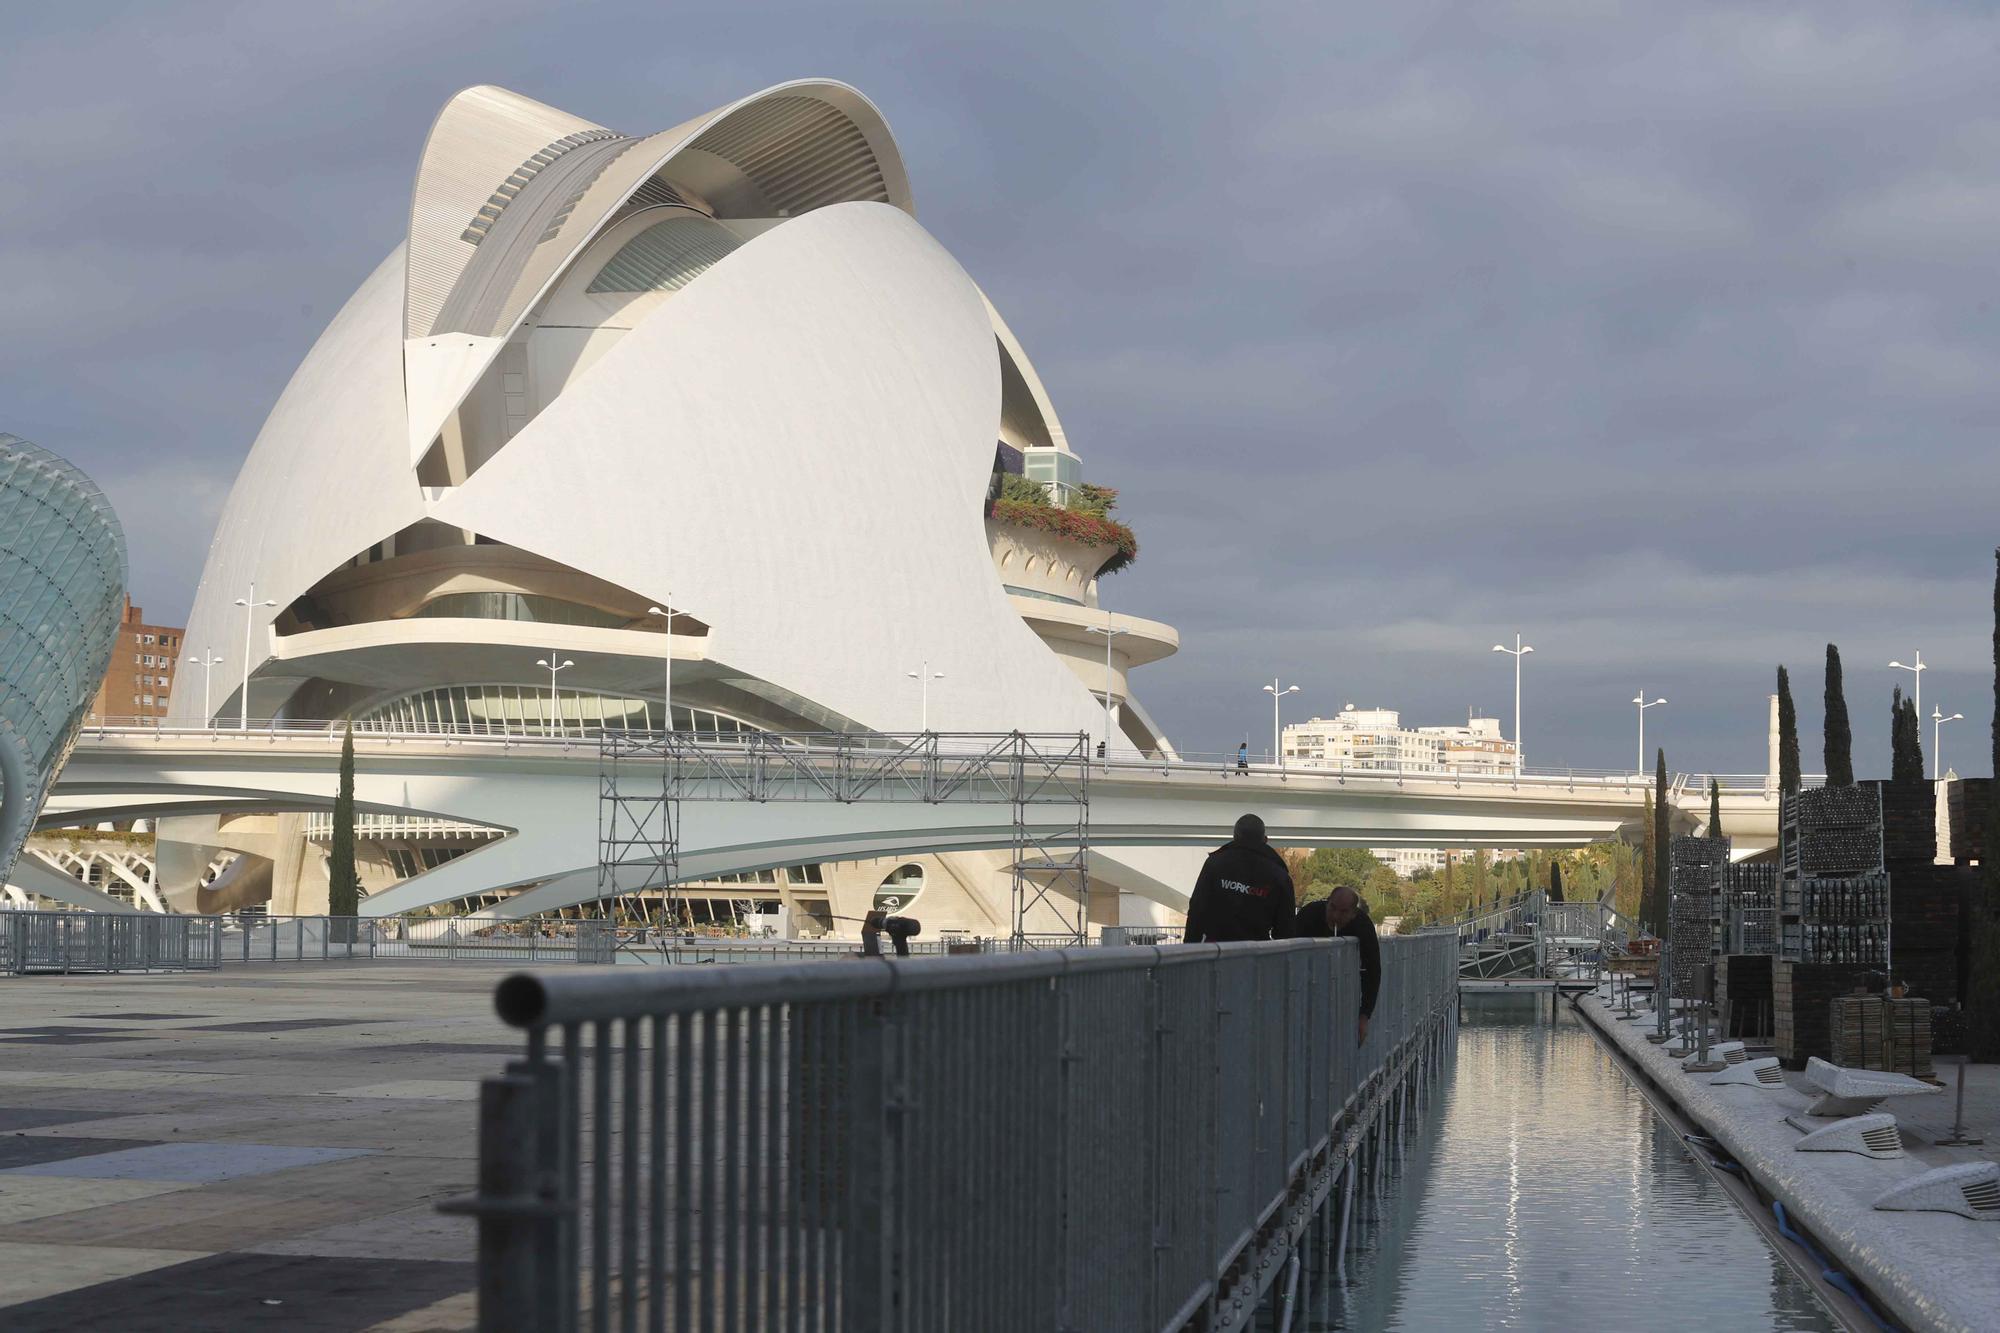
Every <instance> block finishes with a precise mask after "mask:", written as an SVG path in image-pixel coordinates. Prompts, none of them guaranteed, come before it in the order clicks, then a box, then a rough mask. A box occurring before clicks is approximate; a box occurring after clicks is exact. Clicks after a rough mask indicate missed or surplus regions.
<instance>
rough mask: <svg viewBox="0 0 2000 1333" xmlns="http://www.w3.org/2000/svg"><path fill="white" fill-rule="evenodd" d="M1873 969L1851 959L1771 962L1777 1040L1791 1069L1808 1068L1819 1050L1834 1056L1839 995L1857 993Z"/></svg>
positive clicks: (1780, 1054) (1773, 1033) (1773, 1042)
mask: <svg viewBox="0 0 2000 1333" xmlns="http://www.w3.org/2000/svg"><path fill="white" fill-rule="evenodd" d="M1868 971H1869V969H1868V968H1865V967H1857V966H1853V965H1850V964H1846V963H1797V962H1793V961H1791V960H1790V959H1785V958H1781V959H1779V960H1778V961H1777V962H1776V963H1774V964H1772V967H1771V1045H1772V1047H1773V1049H1774V1050H1775V1051H1776V1052H1777V1055H1778V1058H1779V1059H1780V1060H1782V1061H1783V1062H1784V1064H1785V1068H1787V1069H1804V1068H1805V1066H1806V1060H1807V1059H1808V1058H1810V1057H1812V1056H1815V1055H1817V1056H1818V1057H1819V1058H1820V1059H1822V1060H1827V1059H1831V1058H1832V1057H1833V1023H1832V1019H1831V1011H1832V1005H1833V1001H1834V999H1835V998H1836V997H1838V996H1842V995H1849V994H1852V993H1853V991H1854V988H1855V987H1856V985H1858V984H1860V983H1862V982H1864V981H1865V980H1866V978H1867V974H1868Z"/></svg>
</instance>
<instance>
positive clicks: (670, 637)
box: [646, 595, 674, 731]
mask: <svg viewBox="0 0 2000 1333" xmlns="http://www.w3.org/2000/svg"><path fill="white" fill-rule="evenodd" d="M667 600H668V601H669V602H671V601H673V597H672V596H671V595H669V596H668V598H667ZM646 614H647V615H649V616H665V617H666V618H667V688H666V693H665V695H664V696H662V705H661V711H662V712H663V713H664V714H665V716H666V719H667V720H666V722H665V724H664V725H662V727H661V728H660V729H661V730H662V731H672V730H673V729H674V609H673V607H671V606H667V607H658V606H649V607H647V608H646Z"/></svg>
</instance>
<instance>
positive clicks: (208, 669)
mask: <svg viewBox="0 0 2000 1333" xmlns="http://www.w3.org/2000/svg"><path fill="white" fill-rule="evenodd" d="M187 660H188V662H189V663H190V664H191V665H194V666H198V667H200V668H201V725H202V726H204V727H212V726H214V725H215V721H214V719H212V718H211V717H209V715H208V693H209V691H208V682H209V677H211V676H213V675H214V674H215V668H216V667H218V666H220V665H221V664H222V656H221V654H219V653H217V652H216V651H215V649H214V647H213V646H211V647H208V648H204V649H202V650H201V656H200V657H190V658H188V659H187ZM245 693H248V691H245Z"/></svg>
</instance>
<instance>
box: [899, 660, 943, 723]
mask: <svg viewBox="0 0 2000 1333" xmlns="http://www.w3.org/2000/svg"><path fill="white" fill-rule="evenodd" d="M903 674H904V675H906V676H908V677H909V678H910V679H911V680H915V681H921V682H922V683H923V700H924V704H923V708H924V711H923V719H924V727H923V729H924V731H925V733H926V734H928V733H929V731H930V729H931V682H932V681H934V680H943V679H944V672H942V671H933V670H931V662H930V659H929V658H928V657H927V658H925V659H924V661H923V665H922V666H921V667H920V668H919V669H918V670H915V671H905V672H904V673H903Z"/></svg>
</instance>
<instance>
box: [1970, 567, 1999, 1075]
mask: <svg viewBox="0 0 2000 1333" xmlns="http://www.w3.org/2000/svg"><path fill="white" fill-rule="evenodd" d="M1993 772H1994V774H1995V777H1996V782H1995V784H1994V785H1995V786H2000V550H1996V551H1994V552H1993ZM1986 808H1987V816H1986V846H1985V848H1984V851H1985V855H1984V856H1983V857H1981V858H1980V859H1981V862H1982V868H1983V869H1984V871H1985V878H1986V892H1985V893H1975V894H1972V895H1970V897H1971V898H1972V911H1971V913H1970V918H1971V919H1970V921H1969V922H1968V925H1969V927H1970V931H1971V936H1970V938H1969V939H1968V940H1967V941H1966V947H1967V952H1968V954H1969V956H1970V957H1969V961H1970V969H1969V973H1968V977H1967V985H1966V992H1965V1011H1966V1012H1965V1033H1966V1038H1967V1047H1968V1049H1969V1051H1970V1053H1971V1055H1972V1057H1973V1059H1975V1060H2000V800H1995V799H1992V798H1991V797H1989V798H1988V800H1987V803H1986Z"/></svg>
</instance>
